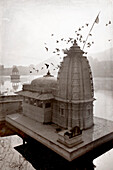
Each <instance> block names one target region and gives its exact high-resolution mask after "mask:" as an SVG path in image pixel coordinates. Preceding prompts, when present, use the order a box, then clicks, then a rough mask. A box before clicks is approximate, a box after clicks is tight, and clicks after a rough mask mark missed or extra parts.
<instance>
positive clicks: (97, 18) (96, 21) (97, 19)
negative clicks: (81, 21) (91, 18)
mask: <svg viewBox="0 0 113 170" xmlns="http://www.w3.org/2000/svg"><path fill="white" fill-rule="evenodd" d="M95 23H96V24H98V23H99V14H98V15H97V17H96V19H95Z"/></svg>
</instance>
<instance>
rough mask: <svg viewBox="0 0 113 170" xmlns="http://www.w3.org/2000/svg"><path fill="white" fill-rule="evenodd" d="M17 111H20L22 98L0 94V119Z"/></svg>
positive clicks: (2, 119)
mask: <svg viewBox="0 0 113 170" xmlns="http://www.w3.org/2000/svg"><path fill="white" fill-rule="evenodd" d="M17 112H18V113H20V112H22V98H21V97H20V96H18V95H11V96H0V121H4V120H5V117H6V115H9V114H13V113H17Z"/></svg>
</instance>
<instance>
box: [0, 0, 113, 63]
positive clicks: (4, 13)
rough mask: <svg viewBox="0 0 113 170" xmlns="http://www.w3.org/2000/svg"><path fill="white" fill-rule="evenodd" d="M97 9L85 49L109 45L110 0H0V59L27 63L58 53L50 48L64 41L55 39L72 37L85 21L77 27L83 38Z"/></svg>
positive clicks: (111, 36)
mask: <svg viewBox="0 0 113 170" xmlns="http://www.w3.org/2000/svg"><path fill="white" fill-rule="evenodd" d="M99 11H100V15H99V23H98V24H96V23H95V25H94V27H93V30H92V36H90V37H89V39H88V42H89V41H90V42H92V41H94V44H93V45H92V47H91V48H85V49H84V50H85V51H88V53H95V52H99V51H103V50H105V49H109V48H111V47H113V14H112V13H113V1H112V0H0V58H1V59H0V60H1V61H0V63H1V64H4V65H5V66H12V65H30V64H38V63H39V62H41V61H43V60H45V59H47V58H49V57H51V56H53V57H58V56H56V55H55V54H53V53H52V52H53V50H54V49H55V48H56V47H59V48H60V49H61V48H66V47H67V44H66V43H61V42H60V43H56V40H59V39H61V38H65V39H66V38H67V39H68V37H73V38H75V30H78V28H79V27H81V26H85V24H86V23H89V26H88V27H87V26H85V28H84V29H82V31H81V33H82V35H83V37H84V40H85V38H86V36H87V34H88V32H89V29H90V28H91V26H92V24H93V22H94V20H95V18H96V16H97V15H98V13H99ZM109 21H111V24H109V25H108V26H106V24H107V23H108V22H109ZM52 33H53V34H54V36H51V34H52ZM109 39H112V40H110V42H109V41H108V40H109ZM44 43H47V45H46V46H47V47H48V49H49V50H48V52H47V51H46V50H45V44H44ZM79 45H80V46H81V48H82V46H83V44H79ZM68 47H69V45H68Z"/></svg>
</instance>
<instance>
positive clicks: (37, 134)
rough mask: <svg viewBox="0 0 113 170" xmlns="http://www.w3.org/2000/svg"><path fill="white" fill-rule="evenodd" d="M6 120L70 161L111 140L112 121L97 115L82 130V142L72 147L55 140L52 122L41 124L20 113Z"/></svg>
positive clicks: (54, 128) (55, 134)
mask: <svg viewBox="0 0 113 170" xmlns="http://www.w3.org/2000/svg"><path fill="white" fill-rule="evenodd" d="M6 121H7V122H8V123H10V124H11V125H13V126H14V127H16V128H17V129H19V130H21V131H22V132H24V133H26V134H27V135H28V136H30V137H32V138H34V139H35V140H37V141H39V142H40V143H42V144H44V145H45V146H47V147H48V148H50V149H51V150H53V151H55V152H56V153H57V154H59V155H61V156H62V157H64V158H65V159H67V160H68V161H72V160H74V159H76V158H78V157H80V156H82V155H84V154H85V153H87V152H89V151H91V150H92V149H94V148H96V147H98V146H101V145H102V144H104V143H105V142H108V141H110V140H113V122H112V121H109V120H105V119H101V118H97V117H94V126H93V127H92V128H90V129H87V130H84V131H83V134H82V140H83V142H82V143H80V144H78V145H76V146H74V147H72V148H68V147H66V146H65V145H63V144H61V143H59V142H58V141H57V140H58V134H57V133H56V125H54V124H53V125H43V124H42V123H39V122H36V121H34V120H31V119H30V118H28V117H26V116H23V115H20V114H12V115H8V116H7V117H6Z"/></svg>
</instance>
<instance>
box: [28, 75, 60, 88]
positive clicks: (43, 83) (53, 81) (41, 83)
mask: <svg viewBox="0 0 113 170" xmlns="http://www.w3.org/2000/svg"><path fill="white" fill-rule="evenodd" d="M32 86H37V87H41V88H46V89H47V88H56V87H57V78H55V77H51V76H47V77H46V76H44V77H39V78H37V79H34V80H33V81H32V82H31V87H32Z"/></svg>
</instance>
